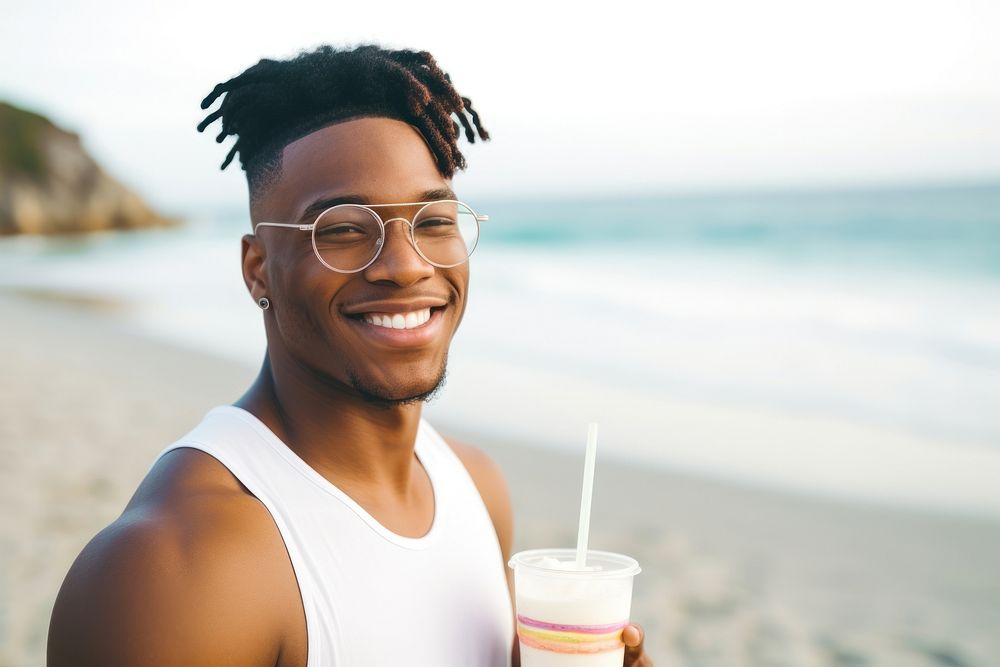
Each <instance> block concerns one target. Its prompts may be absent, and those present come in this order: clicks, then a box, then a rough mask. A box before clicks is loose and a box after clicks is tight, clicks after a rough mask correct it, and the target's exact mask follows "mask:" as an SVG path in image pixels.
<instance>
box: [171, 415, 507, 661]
mask: <svg viewBox="0 0 1000 667" xmlns="http://www.w3.org/2000/svg"><path fill="white" fill-rule="evenodd" d="M178 447H192V448H194V449H199V450H201V451H203V452H206V453H208V454H210V455H212V456H213V457H215V458H216V459H218V460H219V461H220V462H221V463H222V464H223V465H224V466H226V468H228V469H229V470H230V472H232V473H233V475H235V476H236V478H237V479H239V480H240V482H242V483H243V485H244V486H246V487H247V489H249V490H250V492H251V493H252V494H253V495H255V496H256V497H257V498H258V499H260V501H261V502H262V503H263V504H264V506H265V507H267V510H268V511H269V512H270V513H271V517H272V518H273V519H274V523H275V524H276V525H277V527H278V531H279V532H280V533H281V537H282V539H283V540H284V542H285V547H286V548H287V550H288V555H289V558H290V559H291V563H292V567H293V568H294V570H295V577H296V579H297V580H298V585H299V593H300V594H301V596H302V604H303V606H304V609H305V617H306V631H307V636H308V663H307V664H308V667H381V666H383V665H384V666H386V667H389V666H393V667H395V666H398V665H413V666H423V665H426V666H427V667H480V666H482V667H507V666H508V665H509V664H510V649H511V644H512V641H513V632H514V629H513V617H512V614H511V606H510V598H509V596H508V592H507V582H506V578H505V574H504V572H505V570H504V567H505V564H504V562H503V558H502V555H501V553H500V546H499V543H498V541H497V537H496V532H495V530H494V528H493V523H492V521H491V519H490V516H489V513H488V512H487V510H486V506H485V505H484V504H483V501H482V498H481V497H480V495H479V492H478V491H477V489H476V486H475V484H474V483H473V481H472V478H471V477H470V476H469V474H468V472H467V471H466V469H465V466H464V465H463V464H462V462H461V461H460V460H459V459H458V457H457V456H456V455H455V453H454V452H453V451H452V450H451V447H449V446H448V444H447V443H445V442H444V440H442V438H441V436H440V435H438V433H437V432H436V431H435V430H434V429H433V428H432V427H431V426H430V425H429V424H428V423H427V422H425V421H423V420H421V421H420V427H419V429H418V431H417V440H416V444H415V451H416V455H417V458H418V459H419V460H420V463H421V464H422V465H423V467H424V469H425V470H426V471H427V475H428V477H430V481H431V485H432V487H433V490H434V520H433V524H432V526H431V529H430V531H429V532H428V533H427V534H426V535H424V536H423V537H419V538H411V537H403V536H400V535H397V534H396V533H393V532H392V531H390V530H388V529H387V528H385V527H384V526H383V525H382V524H380V523H379V522H378V521H376V520H375V519H374V518H373V517H372V516H371V515H370V514H368V512H366V511H365V510H364V509H363V508H362V507H361V506H360V505H358V503H356V502H354V500H352V499H351V498H350V497H349V496H348V495H347V494H346V493H344V492H343V491H341V490H340V489H338V488H337V487H336V486H334V485H333V484H331V483H330V482H329V481H328V480H327V479H326V478H324V477H323V476H322V475H320V474H319V473H318V472H316V471H315V470H314V469H313V468H311V467H310V466H309V465H308V464H307V463H306V462H305V461H303V460H302V459H301V458H299V456H298V455H297V454H296V453H295V452H293V451H292V450H291V449H289V448H288V447H287V446H286V445H285V444H284V443H283V442H282V441H281V440H279V439H278V437H277V436H275V435H274V433H272V432H271V430H270V429H268V428H267V426H265V425H264V424H263V423H262V422H261V421H260V420H258V419H257V418H256V417H254V416H253V415H252V414H250V413H249V412H247V411H245V410H243V409H241V408H237V407H234V406H231V405H225V406H220V407H217V408H213V409H212V410H211V411H209V413H208V414H207V415H206V416H205V418H204V419H203V420H202V422H201V423H200V424H199V425H198V426H196V427H195V428H194V430H192V431H191V432H190V433H188V434H187V435H185V436H184V437H182V438H181V439H180V440H178V441H177V442H174V443H173V444H171V445H169V446H168V447H166V448H165V449H164V450H163V451H162V452H160V454H159V455H158V456H157V460H159V458H160V457H162V456H163V455H164V454H166V453H167V452H169V451H171V450H173V449H176V448H178ZM154 463H155V462H154Z"/></svg>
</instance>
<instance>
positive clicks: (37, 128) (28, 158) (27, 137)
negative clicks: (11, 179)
mask: <svg viewBox="0 0 1000 667" xmlns="http://www.w3.org/2000/svg"><path fill="white" fill-rule="evenodd" d="M51 128H52V123H50V122H49V121H48V120H47V119H46V118H45V117H44V116H39V115H38V114H36V113H32V112H31V111H26V110H24V109H19V108H17V107H15V106H13V105H12V104H8V103H6V102H0V175H3V176H24V177H27V178H30V179H32V180H42V179H44V178H45V176H46V167H47V165H46V163H45V150H44V147H43V145H42V142H43V137H44V133H45V131H46V130H49V129H51Z"/></svg>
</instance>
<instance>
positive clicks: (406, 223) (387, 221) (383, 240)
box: [375, 216, 419, 254]
mask: <svg viewBox="0 0 1000 667" xmlns="http://www.w3.org/2000/svg"><path fill="white" fill-rule="evenodd" d="M379 219H380V220H381V221H382V229H383V233H382V236H381V237H380V238H379V239H378V240H377V241H376V242H375V245H377V246H378V250H379V253H381V252H382V249H383V248H384V247H385V246H386V245H388V243H389V240H388V239H389V229H390V227H392V226H393V225H392V223H394V222H396V221H399V222H402V223H403V227H404V232H403V233H404V235H405V238H406V241H407V244H408V245H409V246H410V247H412V248H413V249H414V250H416V249H417V245H416V243H415V242H414V240H413V221H412V220H409V219H407V218H404V217H403V216H396V217H394V218H382V217H381V216H380V217H379ZM407 228H408V229H407ZM418 254H419V252H418Z"/></svg>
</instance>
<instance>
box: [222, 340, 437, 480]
mask: <svg viewBox="0 0 1000 667" xmlns="http://www.w3.org/2000/svg"><path fill="white" fill-rule="evenodd" d="M235 405H236V406H238V407H241V408H243V409H245V410H247V411H248V412H250V413H252V414H253V415H254V416H256V417H257V418H258V419H260V420H261V421H262V422H263V423H264V424H265V425H266V426H267V427H268V428H269V429H271V431H272V432H273V433H274V434H275V435H276V436H277V437H278V438H279V439H281V441H282V442H284V443H285V444H286V445H287V446H288V447H289V448H290V449H291V450H292V451H294V452H295V453H296V454H297V455H298V456H299V457H300V458H302V459H303V460H304V461H305V462H306V463H308V464H309V465H310V466H311V467H312V468H313V469H315V470H316V471H317V472H318V473H319V474H320V475H322V476H323V477H325V478H327V479H328V480H329V481H330V482H332V483H333V484H335V485H336V486H338V487H341V488H344V489H347V488H353V489H355V490H358V491H359V492H361V493H368V492H370V491H371V490H374V489H380V490H383V491H385V490H390V491H391V493H393V495H397V496H398V497H400V498H405V497H406V496H407V495H408V494H409V493H410V490H411V486H412V484H413V482H414V479H415V470H414V465H413V464H414V462H415V459H414V454H413V449H414V444H415V441H416V435H417V428H418V426H419V423H420V414H421V409H422V403H419V402H417V403H411V404H407V405H397V406H382V405H377V404H375V403H372V402H371V401H368V400H366V399H365V398H364V397H362V396H360V395H358V393H357V392H353V391H350V390H348V389H347V388H341V387H337V386H334V385H331V384H327V383H323V382H320V381H319V380H318V379H317V378H316V377H315V376H313V375H312V374H311V373H310V372H309V371H307V370H305V369H302V368H301V367H296V366H295V365H293V364H282V367H281V368H279V369H275V368H274V366H273V364H272V363H271V361H270V357H266V358H265V359H264V364H263V366H262V367H261V371H260V374H259V375H258V376H257V379H256V380H255V381H254V383H253V385H252V386H251V387H250V389H249V390H247V392H246V393H245V394H244V395H243V396H242V397H241V398H240V399H239V400H238V401H236V403H235Z"/></svg>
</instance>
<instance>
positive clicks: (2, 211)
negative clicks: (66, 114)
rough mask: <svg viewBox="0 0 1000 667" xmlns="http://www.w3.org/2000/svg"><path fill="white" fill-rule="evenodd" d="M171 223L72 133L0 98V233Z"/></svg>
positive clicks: (80, 230) (85, 230) (53, 232)
mask: <svg viewBox="0 0 1000 667" xmlns="http://www.w3.org/2000/svg"><path fill="white" fill-rule="evenodd" d="M173 222H175V221H174V220H171V219H169V218H165V217H163V216H160V215H158V214H157V213H155V212H154V211H153V210H152V209H150V207H149V206H148V205H147V204H146V203H145V202H143V200H142V199H141V198H140V197H139V196H138V195H137V194H135V193H134V192H132V191H130V190H129V189H128V188H126V187H125V186H124V185H122V184H121V183H119V182H118V181H116V180H115V179H114V178H112V177H111V176H109V175H108V174H107V173H105V172H104V170H102V169H101V167H100V166H99V165H98V164H97V163H96V162H95V161H94V159H93V158H92V157H90V155H88V154H87V152H86V151H85V150H84V149H83V146H82V145H81V144H80V137H78V136H77V135H76V134H73V133H72V132H67V131H66V130H63V129H61V128H58V127H56V126H55V125H53V124H52V122H51V121H49V120H48V119H47V118H45V117H43V116H40V115H38V114H36V113H32V112H30V111H25V110H23V109H19V108H17V107H14V106H12V105H10V104H6V103H4V102H0V234H61V233H75V232H87V231H96V230H103V229H134V228H139V227H149V226H156V225H165V224H171V223H173Z"/></svg>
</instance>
